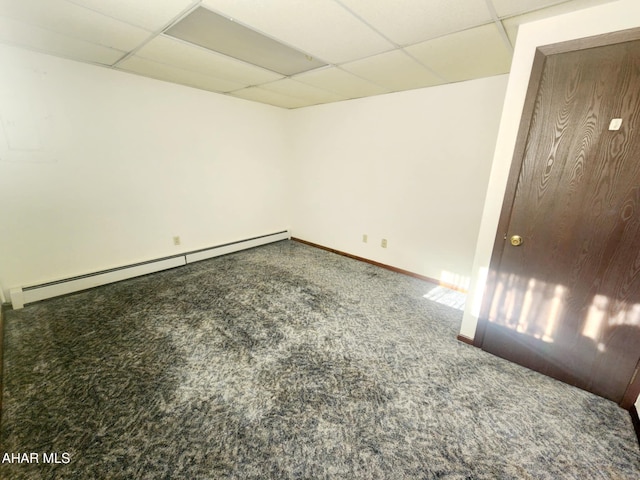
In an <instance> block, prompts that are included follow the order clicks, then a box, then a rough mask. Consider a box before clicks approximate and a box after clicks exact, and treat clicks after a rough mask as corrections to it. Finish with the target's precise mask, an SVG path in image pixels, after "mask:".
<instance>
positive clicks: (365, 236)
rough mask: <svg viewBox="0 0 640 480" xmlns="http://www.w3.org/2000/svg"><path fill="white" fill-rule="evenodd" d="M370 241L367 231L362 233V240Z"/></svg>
mask: <svg viewBox="0 0 640 480" xmlns="http://www.w3.org/2000/svg"><path fill="white" fill-rule="evenodd" d="M368 241H369V236H368V235H367V234H366V233H365V234H363V235H362V242H363V243H367V242H368Z"/></svg>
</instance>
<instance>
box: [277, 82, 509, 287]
mask: <svg viewBox="0 0 640 480" xmlns="http://www.w3.org/2000/svg"><path fill="white" fill-rule="evenodd" d="M506 82H507V77H506V76H498V77H492V78H485V79H481V80H474V81H468V82H462V83H456V84H450V85H444V86H438V87H431V88H425V89H420V90H412V91H407V92H401V93H394V94H390V95H382V96H376V97H369V98H363V99H359V100H352V101H348V102H341V103H333V104H328V105H322V106H316V107H311V108H304V109H300V110H294V111H292V112H291V114H290V116H289V118H288V122H289V124H288V131H289V135H290V136H289V141H290V148H291V158H292V165H291V172H292V192H291V194H292V198H291V203H292V205H293V212H292V226H293V230H292V235H293V236H295V237H298V238H301V239H304V240H308V241H311V242H314V243H318V244H321V245H324V246H327V247H330V248H334V249H338V250H341V251H344V252H348V253H351V254H353V255H358V256H361V257H364V258H368V259H371V260H374V261H378V262H382V263H385V264H388V265H392V266H395V267H398V268H402V269H405V270H409V271H412V272H414V273H418V274H421V275H426V276H428V277H431V278H434V279H439V280H442V281H445V282H448V283H457V284H458V285H459V286H462V287H465V286H466V285H465V284H466V283H467V282H468V279H469V276H470V273H471V265H472V261H473V251H474V246H475V241H476V238H477V233H478V227H479V222H480V216H481V212H482V202H483V199H484V196H485V192H486V186H487V181H488V176H489V169H490V165H491V158H492V155H493V150H494V146H495V139H496V134H497V129H498V122H499V118H500V112H501V109H502V103H503V99H504V92H505V88H506ZM363 234H367V235H368V237H369V241H368V243H363V242H362V235H363ZM382 238H386V239H387V240H388V247H387V248H386V249H383V248H381V246H380V241H381V239H382Z"/></svg>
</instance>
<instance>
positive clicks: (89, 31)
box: [0, 0, 149, 50]
mask: <svg viewBox="0 0 640 480" xmlns="http://www.w3.org/2000/svg"><path fill="white" fill-rule="evenodd" d="M0 15H2V16H5V17H9V18H13V19H14V20H19V21H21V22H24V23H28V24H30V25H34V26H36V27H41V28H45V29H47V30H51V31H53V32H57V33H60V34H62V35H66V36H69V37H75V38H79V39H82V40H86V41H87V42H91V43H96V44H99V45H103V46H105V47H110V48H116V49H119V50H131V49H133V48H135V47H137V46H138V45H139V44H140V43H141V42H143V41H145V40H146V39H147V38H148V37H149V32H147V31H146V30H143V29H141V28H137V27H133V26H131V25H127V24H126V23H123V22H120V21H118V20H114V19H113V18H109V17H105V16H104V15H100V14H98V13H96V12H94V11H91V10H88V9H86V8H83V7H80V6H78V5H74V4H72V3H69V2H67V1H65V0H47V1H46V2H44V1H42V0H20V1H15V0H0Z"/></svg>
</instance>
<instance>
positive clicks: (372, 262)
mask: <svg viewBox="0 0 640 480" xmlns="http://www.w3.org/2000/svg"><path fill="white" fill-rule="evenodd" d="M291 240H293V241H295V242H299V243H304V244H305V245H309V246H310V247H315V248H319V249H321V250H326V251H327V252H331V253H336V254H338V255H342V256H343V257H347V258H352V259H353V260H358V261H360V262H364V263H368V264H370V265H375V266H376V267H380V268H384V269H386V270H391V271H392V272H396V273H401V274H403V275H408V276H410V277H414V278H418V279H420V280H424V281H426V282H430V283H435V284H437V285H440V286H442V287H445V288H448V289H450V290H456V291H458V292H462V293H467V290H465V289H463V288H460V287H458V286H456V285H453V284H450V283H446V282H441V281H440V280H437V279H435V278H431V277H427V276H425V275H420V274H419V273H415V272H411V271H409V270H404V269H402V268H398V267H394V266H392V265H387V264H385V263H380V262H376V261H375V260H370V259H368V258H365V257H359V256H357V255H353V254H351V253H347V252H343V251H341V250H336V249H335V248H330V247H325V246H324V245H320V244H317V243H313V242H309V241H307V240H302V239H301V238H296V237H291Z"/></svg>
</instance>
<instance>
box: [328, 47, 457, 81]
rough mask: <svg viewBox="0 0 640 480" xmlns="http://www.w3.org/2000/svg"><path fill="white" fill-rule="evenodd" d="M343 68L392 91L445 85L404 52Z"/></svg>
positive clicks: (356, 62)
mask: <svg viewBox="0 0 640 480" xmlns="http://www.w3.org/2000/svg"><path fill="white" fill-rule="evenodd" d="M341 68H343V69H344V70H347V71H349V72H351V73H353V74H355V75H358V76H359V77H361V78H364V79H366V80H369V81H370V82H373V83H375V84H378V85H381V86H383V87H386V88H388V89H390V90H392V91H400V90H409V89H413V88H421V87H430V86H433V85H439V84H441V83H444V81H443V80H442V79H440V78H438V77H437V76H435V75H433V74H432V73H430V72H429V71H428V70H427V69H426V68H424V67H423V66H422V65H420V64H419V63H418V62H416V61H415V60H414V59H412V58H411V57H409V56H408V55H407V54H406V53H404V52H403V51H402V50H393V51H392V52H387V53H382V54H380V55H376V56H374V57H369V58H365V59H363V60H358V61H355V62H351V63H347V64H344V65H342V67H341Z"/></svg>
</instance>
